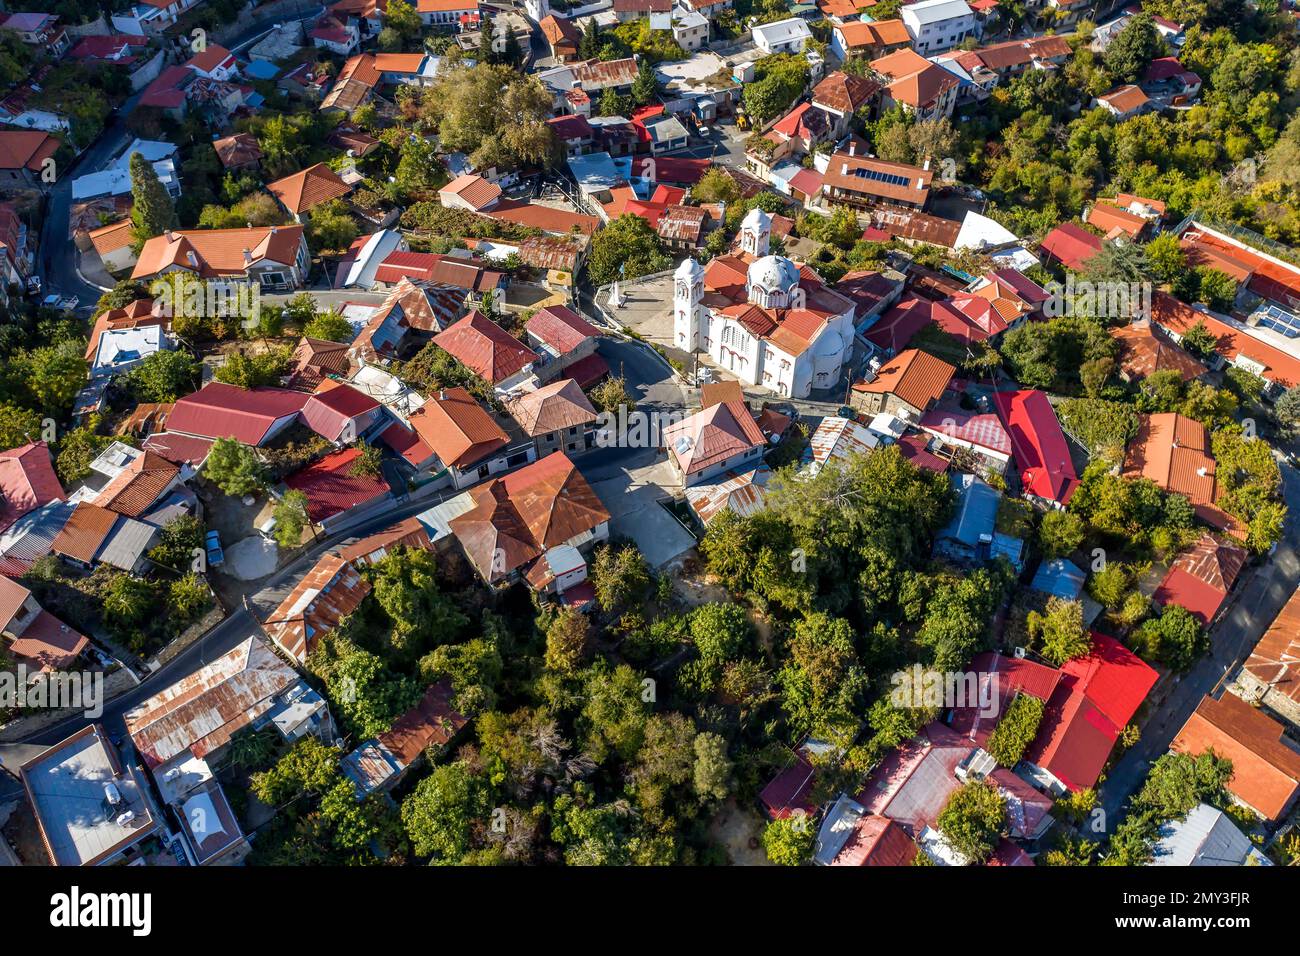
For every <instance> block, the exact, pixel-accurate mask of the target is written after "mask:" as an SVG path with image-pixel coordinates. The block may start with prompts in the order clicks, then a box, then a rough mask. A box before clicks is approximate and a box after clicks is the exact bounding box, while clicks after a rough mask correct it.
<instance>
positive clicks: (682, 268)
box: [674, 259, 704, 282]
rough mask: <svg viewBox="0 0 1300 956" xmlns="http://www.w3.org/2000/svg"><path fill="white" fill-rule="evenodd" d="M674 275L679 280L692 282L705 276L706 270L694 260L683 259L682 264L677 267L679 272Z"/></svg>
mask: <svg viewBox="0 0 1300 956" xmlns="http://www.w3.org/2000/svg"><path fill="white" fill-rule="evenodd" d="M674 274H675V275H676V276H677V278H679V279H685V280H686V281H687V282H690V281H691V280H693V279H695V278H696V277H697V276H701V275H703V274H704V268H703V267H702V266H701V265H700V264H699V263H698V262H696V261H695V260H694V259H683V260H682V264H681V265H679V266H678V267H677V272H676V273H674Z"/></svg>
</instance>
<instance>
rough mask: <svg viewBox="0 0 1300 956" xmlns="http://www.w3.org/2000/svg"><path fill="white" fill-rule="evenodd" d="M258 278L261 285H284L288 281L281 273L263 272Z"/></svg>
mask: <svg viewBox="0 0 1300 956" xmlns="http://www.w3.org/2000/svg"><path fill="white" fill-rule="evenodd" d="M258 278H259V279H260V280H261V282H262V285H286V284H288V280H287V279H286V278H285V274H284V273H283V272H263V273H262V274H261V275H260V276H258Z"/></svg>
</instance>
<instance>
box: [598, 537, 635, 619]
mask: <svg viewBox="0 0 1300 956" xmlns="http://www.w3.org/2000/svg"><path fill="white" fill-rule="evenodd" d="M591 585H592V588H593V589H594V590H595V592H596V600H597V601H599V602H600V606H601V607H602V608H604V609H605V610H606V611H609V612H611V613H614V612H616V611H618V610H621V609H622V608H623V607H624V606H626V605H627V604H631V603H635V602H636V601H638V600H640V598H641V597H642V595H644V594H645V592H646V589H647V588H649V587H650V572H649V570H648V569H647V568H646V563H645V558H644V557H643V556H642V554H641V552H640V551H639V550H637V549H636V548H635V547H633V546H632V545H630V544H629V545H623V546H622V547H615V546H614V545H604V546H603V547H601V549H600V550H599V551H597V552H596V555H595V557H594V558H593V559H592V562H591Z"/></svg>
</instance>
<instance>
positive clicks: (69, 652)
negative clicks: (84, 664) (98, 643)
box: [9, 608, 90, 671]
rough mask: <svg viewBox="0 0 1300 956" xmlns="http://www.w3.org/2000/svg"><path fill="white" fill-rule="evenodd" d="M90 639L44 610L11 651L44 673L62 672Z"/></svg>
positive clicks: (11, 647) (11, 646) (28, 626)
mask: <svg viewBox="0 0 1300 956" xmlns="http://www.w3.org/2000/svg"><path fill="white" fill-rule="evenodd" d="M89 643H90V639H89V638H87V637H86V636H85V635H84V634H80V633H78V632H77V631H75V630H73V629H72V628H71V627H69V626H68V625H67V624H64V623H63V622H62V621H60V620H59V619H58V618H57V617H55V616H54V615H53V614H51V613H50V612H49V611H47V610H45V609H44V608H42V609H41V611H40V613H39V614H37V615H36V618H35V619H34V620H33V621H32V622H31V623H30V624H28V625H27V628H26V630H24V631H23V633H22V635H21V636H19V637H16V638H14V640H13V642H12V643H10V645H9V652H10V653H11V654H12V655H13V656H14V657H16V658H19V659H20V660H23V661H25V662H27V663H28V665H29V666H36V667H39V668H40V669H41V670H43V671H52V670H62V669H64V668H66V667H67V666H68V665H69V664H71V663H72V662H73V661H74V660H76V658H77V655H78V654H80V653H81V652H82V651H84V650H85V649H86V645H87V644H89Z"/></svg>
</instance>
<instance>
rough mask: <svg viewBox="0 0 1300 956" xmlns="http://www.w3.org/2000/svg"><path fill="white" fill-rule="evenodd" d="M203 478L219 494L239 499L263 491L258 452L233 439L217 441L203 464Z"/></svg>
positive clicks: (262, 474)
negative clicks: (216, 489) (210, 483)
mask: <svg viewBox="0 0 1300 956" xmlns="http://www.w3.org/2000/svg"><path fill="white" fill-rule="evenodd" d="M203 474H204V477H206V478H207V479H208V481H210V482H212V483H213V484H214V485H216V486H217V487H218V488H220V489H221V492H222V494H227V495H230V496H231V497H234V498H238V497H242V496H243V495H252V494H257V493H258V492H260V491H262V490H263V489H264V488H265V487H266V469H265V467H264V466H263V465H262V460H261V459H260V458H259V457H258V456H257V452H255V451H254V450H253V449H251V448H249V447H248V446H247V445H245V444H243V443H241V442H239V441H237V440H236V439H234V438H218V439H217V440H216V441H215V442H213V443H212V448H211V449H210V450H209V451H208V458H207V461H205V462H204V463H203Z"/></svg>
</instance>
